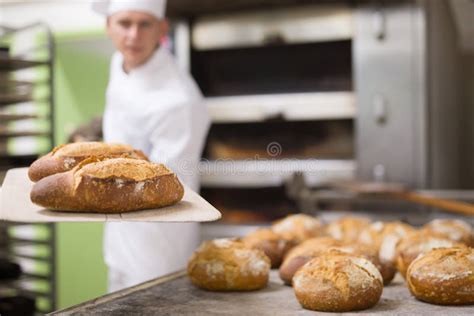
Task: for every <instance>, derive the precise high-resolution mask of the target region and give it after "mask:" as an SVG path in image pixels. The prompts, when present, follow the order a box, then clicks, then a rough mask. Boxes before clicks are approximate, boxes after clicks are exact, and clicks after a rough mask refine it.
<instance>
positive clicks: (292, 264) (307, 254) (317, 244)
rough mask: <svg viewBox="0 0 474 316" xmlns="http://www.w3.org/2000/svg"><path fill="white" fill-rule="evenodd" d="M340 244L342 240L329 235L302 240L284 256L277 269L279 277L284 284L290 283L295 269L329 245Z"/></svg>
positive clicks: (326, 248)
mask: <svg viewBox="0 0 474 316" xmlns="http://www.w3.org/2000/svg"><path fill="white" fill-rule="evenodd" d="M342 245H343V243H342V241H340V240H336V239H334V238H331V237H317V238H311V239H307V240H305V241H303V242H302V243H301V244H299V245H298V246H296V247H294V248H292V249H291V250H290V251H289V252H288V254H287V255H286V256H285V258H284V260H283V263H282V264H281V266H280V269H279V274H280V278H281V279H282V280H283V282H284V283H285V284H287V285H291V282H292V279H293V276H294V275H295V273H296V271H298V269H299V268H301V267H302V266H303V265H304V264H305V263H306V262H308V261H310V260H311V259H313V258H314V257H316V256H319V255H321V254H322V253H324V252H326V251H327V250H328V249H329V248H330V247H333V246H342Z"/></svg>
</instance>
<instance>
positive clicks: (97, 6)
mask: <svg viewBox="0 0 474 316" xmlns="http://www.w3.org/2000/svg"><path fill="white" fill-rule="evenodd" d="M165 8H166V0H93V1H92V10H94V11H95V12H97V13H99V14H102V15H105V16H110V15H112V14H114V13H117V12H119V11H140V12H146V13H149V14H151V15H153V16H155V17H156V18H158V19H162V18H164V17H165Z"/></svg>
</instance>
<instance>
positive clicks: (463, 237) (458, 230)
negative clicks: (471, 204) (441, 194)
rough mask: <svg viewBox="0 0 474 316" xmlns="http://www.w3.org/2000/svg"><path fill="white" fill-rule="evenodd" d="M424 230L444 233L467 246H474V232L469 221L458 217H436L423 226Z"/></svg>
mask: <svg viewBox="0 0 474 316" xmlns="http://www.w3.org/2000/svg"><path fill="white" fill-rule="evenodd" d="M422 230H423V231H425V232H427V233H435V234H439V235H443V236H445V237H446V238H449V239H451V240H454V241H458V242H462V243H464V244H466V245H467V246H471V247H473V246H474V232H473V230H472V227H471V225H470V224H469V223H467V222H465V221H462V220H458V219H435V220H432V221H431V222H429V223H428V224H426V225H425V226H423V228H422Z"/></svg>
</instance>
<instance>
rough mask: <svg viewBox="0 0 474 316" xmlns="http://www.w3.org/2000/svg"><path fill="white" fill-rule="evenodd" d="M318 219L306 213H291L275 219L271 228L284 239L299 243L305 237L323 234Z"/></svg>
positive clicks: (321, 225)
mask: <svg viewBox="0 0 474 316" xmlns="http://www.w3.org/2000/svg"><path fill="white" fill-rule="evenodd" d="M322 228H323V224H322V222H321V220H320V219H318V218H316V217H313V216H310V215H306V214H292V215H288V216H286V217H285V218H282V219H280V220H277V221H276V222H274V223H273V225H272V230H273V231H274V232H275V233H277V234H278V235H280V236H282V237H283V238H285V239H291V240H293V241H294V242H295V243H300V242H302V241H304V240H306V239H309V238H313V237H319V236H322V235H324V231H323V229H322Z"/></svg>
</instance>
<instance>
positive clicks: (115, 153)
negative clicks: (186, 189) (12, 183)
mask: <svg viewBox="0 0 474 316" xmlns="http://www.w3.org/2000/svg"><path fill="white" fill-rule="evenodd" d="M91 157H97V158H100V159H104V158H119V157H122V158H132V159H142V160H148V158H147V157H146V156H145V154H144V153H143V152H141V151H140V150H135V149H133V148H132V147H131V146H129V145H124V144H112V143H102V142H78V143H71V144H66V145H60V146H57V147H55V148H54V149H53V150H52V151H51V152H50V153H48V154H46V155H45V156H42V157H40V158H38V159H37V160H36V161H34V162H33V163H32V164H31V166H30V168H29V170H28V176H29V178H30V180H31V181H33V182H37V181H39V180H41V179H42V178H44V177H47V176H50V175H52V174H55V173H60V172H65V171H69V170H71V169H72V168H74V167H75V166H77V165H78V164H79V163H80V162H81V161H83V160H85V159H88V158H91Z"/></svg>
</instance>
